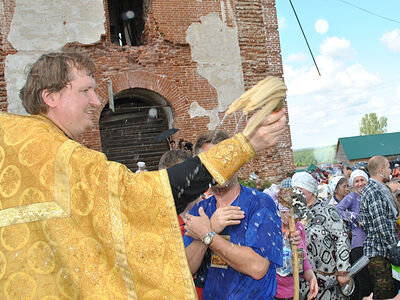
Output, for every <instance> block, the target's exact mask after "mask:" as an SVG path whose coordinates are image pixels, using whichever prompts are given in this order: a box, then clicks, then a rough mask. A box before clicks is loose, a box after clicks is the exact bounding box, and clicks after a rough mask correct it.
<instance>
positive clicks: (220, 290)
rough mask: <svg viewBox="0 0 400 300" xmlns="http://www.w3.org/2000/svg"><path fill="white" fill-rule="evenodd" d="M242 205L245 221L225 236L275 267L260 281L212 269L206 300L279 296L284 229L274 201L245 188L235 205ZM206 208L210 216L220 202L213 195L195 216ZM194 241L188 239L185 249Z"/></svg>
mask: <svg viewBox="0 0 400 300" xmlns="http://www.w3.org/2000/svg"><path fill="white" fill-rule="evenodd" d="M232 205H239V206H240V208H241V209H242V210H243V211H244V213H245V218H244V219H243V220H242V221H241V223H240V224H239V225H235V226H228V227H226V228H225V229H224V231H223V232H221V235H230V241H231V242H232V243H234V244H237V245H240V246H247V247H251V248H252V249H253V250H254V251H255V252H257V253H258V254H259V255H261V256H262V257H265V258H267V259H268V260H269V261H270V262H271V265H270V267H269V269H268V272H267V274H266V275H265V276H264V277H263V278H261V279H260V280H255V279H253V278H252V277H250V276H248V275H245V274H243V273H240V272H238V271H236V270H235V269H233V268H231V267H230V266H228V268H227V269H221V268H215V267H211V266H210V267H209V271H208V274H207V279H206V283H205V286H204V291H203V299H204V300H208V299H213V300H219V299H221V300H222V299H230V300H231V299H238V300H243V299H253V300H257V299H273V298H274V296H275V293H276V268H277V267H280V266H282V230H281V218H280V217H279V215H278V213H277V209H276V205H275V203H274V200H272V198H271V197H270V196H268V195H267V194H264V193H260V192H258V191H256V190H253V189H249V188H246V187H243V186H242V187H241V192H240V195H239V197H238V198H237V199H236V200H235V201H234V202H233V203H232ZM200 206H202V207H203V208H204V211H205V213H206V214H207V215H208V217H211V216H212V214H213V213H214V212H215V210H216V200H215V197H214V196H212V197H210V198H208V199H206V200H203V201H201V202H199V203H198V204H197V205H195V206H194V207H193V208H192V210H191V212H190V213H191V214H192V215H196V216H198V215H199V214H198V210H199V207H200ZM192 241H193V239H192V238H190V237H188V236H184V243H185V247H187V246H189V245H190V244H191V242H192Z"/></svg>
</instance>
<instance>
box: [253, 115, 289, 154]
mask: <svg viewBox="0 0 400 300" xmlns="http://www.w3.org/2000/svg"><path fill="white" fill-rule="evenodd" d="M252 118H254V116H252ZM252 118H251V119H252ZM251 119H250V120H251ZM249 122H250V121H249ZM285 124H286V109H281V110H280V111H278V112H275V113H271V114H269V115H268V116H267V117H266V118H265V119H264V121H263V122H261V123H260V125H259V126H258V127H257V128H256V129H255V130H254V131H253V132H251V133H250V134H249V135H247V136H246V138H247V139H248V140H249V142H250V144H251V145H252V146H253V149H254V151H255V152H259V151H261V150H264V149H267V148H269V147H271V146H273V145H275V144H276V143H277V142H278V140H279V137H280V136H281V134H282V133H283V131H284V130H285Z"/></svg>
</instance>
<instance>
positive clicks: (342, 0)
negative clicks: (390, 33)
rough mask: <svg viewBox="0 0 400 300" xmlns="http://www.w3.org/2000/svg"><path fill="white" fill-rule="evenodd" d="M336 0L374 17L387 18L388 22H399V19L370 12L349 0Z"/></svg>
mask: <svg viewBox="0 0 400 300" xmlns="http://www.w3.org/2000/svg"><path fill="white" fill-rule="evenodd" d="M337 1H339V2H342V3H345V4H347V5H350V6H353V7H355V8H357V9H359V10H362V11H365V12H366V13H369V14H371V15H373V16H375V17H378V18H381V19H384V20H387V21H390V22H394V23H398V24H400V21H397V20H394V19H391V18H387V17H385V16H381V15H378V14H376V13H374V12H372V11H369V10H368V9H365V8H362V7H359V6H357V5H355V4H353V3H351V2H347V1H345V0H337Z"/></svg>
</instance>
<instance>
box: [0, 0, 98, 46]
mask: <svg viewBox="0 0 400 300" xmlns="http://www.w3.org/2000/svg"><path fill="white" fill-rule="evenodd" d="M15 5H16V6H15V10H14V16H13V19H12V22H11V28H10V33H9V35H8V41H9V42H10V43H11V44H12V45H13V46H14V48H16V49H18V50H19V51H21V50H27V51H29V50H30V51H32V50H39V51H51V50H56V49H59V48H61V47H62V46H64V45H65V44H66V43H68V42H75V41H76V42H80V43H82V44H90V43H94V42H97V41H98V40H99V39H100V35H101V34H104V33H105V29H104V22H105V15H104V7H103V1H102V0H85V1H78V0H70V1H61V0H52V1H48V0H36V1H32V0H16V3H15Z"/></svg>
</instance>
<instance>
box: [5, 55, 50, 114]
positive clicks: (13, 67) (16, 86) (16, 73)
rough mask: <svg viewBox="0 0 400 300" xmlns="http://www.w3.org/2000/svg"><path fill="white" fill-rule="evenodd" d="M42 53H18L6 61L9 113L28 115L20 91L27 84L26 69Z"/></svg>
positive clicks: (8, 57) (9, 56)
mask: <svg viewBox="0 0 400 300" xmlns="http://www.w3.org/2000/svg"><path fill="white" fill-rule="evenodd" d="M41 54H42V53H39V52H30V53H26V54H24V53H18V54H15V55H8V56H7V57H6V61H5V66H6V68H5V70H4V77H5V79H6V85H7V100H8V108H7V109H8V111H9V112H12V113H18V114H26V111H25V109H24V107H23V106H22V102H21V100H20V98H19V90H20V89H21V88H22V87H23V86H24V84H25V69H26V66H28V65H29V64H32V63H34V62H35V61H36V60H37V59H38V58H39V56H40V55H41Z"/></svg>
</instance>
